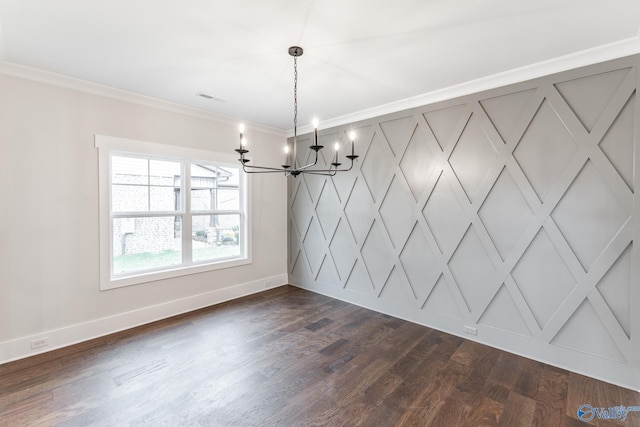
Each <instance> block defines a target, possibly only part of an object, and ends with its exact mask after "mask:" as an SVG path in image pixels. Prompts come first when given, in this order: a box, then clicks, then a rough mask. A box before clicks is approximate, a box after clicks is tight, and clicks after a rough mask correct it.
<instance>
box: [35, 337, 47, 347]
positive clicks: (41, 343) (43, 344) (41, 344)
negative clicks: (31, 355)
mask: <svg viewBox="0 0 640 427" xmlns="http://www.w3.org/2000/svg"><path fill="white" fill-rule="evenodd" d="M48 345H49V337H44V338H39V339H37V340H33V341H31V350H35V349H36V348H42V347H46V346H48Z"/></svg>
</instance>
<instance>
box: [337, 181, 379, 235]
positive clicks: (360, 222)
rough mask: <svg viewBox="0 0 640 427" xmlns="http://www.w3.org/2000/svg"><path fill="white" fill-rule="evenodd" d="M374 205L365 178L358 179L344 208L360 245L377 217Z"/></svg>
mask: <svg viewBox="0 0 640 427" xmlns="http://www.w3.org/2000/svg"><path fill="white" fill-rule="evenodd" d="M373 207H374V203H373V199H372V198H371V195H370V194H369V190H367V185H366V184H365V183H364V180H363V179H358V180H357V181H356V183H355V185H354V186H353V190H352V191H351V195H350V196H349V200H348V201H347V205H346V206H345V208H344V214H345V216H346V217H347V221H348V223H349V227H351V231H352V233H353V237H354V239H355V242H356V243H357V244H358V245H361V244H362V242H364V239H365V238H366V237H367V234H368V233H369V229H370V228H371V223H372V222H373V219H374V218H375V213H374V212H373Z"/></svg>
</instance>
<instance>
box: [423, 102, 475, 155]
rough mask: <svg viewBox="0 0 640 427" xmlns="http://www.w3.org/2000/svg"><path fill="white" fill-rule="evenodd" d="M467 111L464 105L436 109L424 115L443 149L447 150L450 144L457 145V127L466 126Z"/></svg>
mask: <svg viewBox="0 0 640 427" xmlns="http://www.w3.org/2000/svg"><path fill="white" fill-rule="evenodd" d="M465 109H466V106H465V105H464V104H462V105H455V106H453V107H446V108H441V109H434V110H431V111H427V112H425V113H424V118H425V119H426V120H427V122H428V123H429V127H430V128H431V131H432V132H433V134H434V135H435V137H436V140H437V141H438V144H439V145H440V147H441V148H442V149H445V148H446V147H447V146H448V145H449V144H450V143H455V140H457V138H456V136H457V134H458V132H456V127H459V126H461V125H463V126H464V124H465V123H466V121H467V119H468V117H467V116H466V115H465ZM454 139H455V140H454Z"/></svg>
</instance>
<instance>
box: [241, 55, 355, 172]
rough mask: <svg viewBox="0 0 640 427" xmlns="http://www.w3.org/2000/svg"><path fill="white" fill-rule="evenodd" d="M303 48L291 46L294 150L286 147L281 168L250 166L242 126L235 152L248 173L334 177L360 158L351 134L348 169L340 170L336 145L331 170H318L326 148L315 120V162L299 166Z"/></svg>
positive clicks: (353, 134)
mask: <svg viewBox="0 0 640 427" xmlns="http://www.w3.org/2000/svg"><path fill="white" fill-rule="evenodd" d="M302 52H303V50H302V48H301V47H298V46H291V47H290V48H289V55H291V56H293V150H290V148H289V145H288V144H287V145H285V147H284V164H283V165H281V166H280V167H268V166H255V165H249V164H248V163H249V162H250V160H249V159H248V158H247V154H248V153H249V150H247V141H246V139H245V138H244V125H240V146H239V147H238V148H237V149H236V150H235V151H236V153H238V154H239V155H240V158H239V159H238V161H239V162H240V164H242V169H243V170H244V171H245V172H246V173H278V172H279V173H284V175H285V176H293V177H296V176H298V175H300V174H302V173H307V174H313V175H325V176H334V175H335V174H336V173H338V172H346V171H350V170H351V169H352V168H353V161H354V160H355V159H357V158H358V157H359V156H358V155H356V154H355V132H353V131H351V132H349V140H350V142H351V154H348V155H347V156H345V157H346V158H347V159H349V160H350V161H351V164H350V165H349V168H348V169H340V166H342V163H340V162H339V157H338V150H339V149H340V144H339V143H338V142H336V143H335V150H336V153H335V157H334V158H333V162H331V164H330V166H329V169H316V168H314V166H315V165H316V164H317V163H318V151H320V150H322V149H323V148H324V146H322V145H318V120H317V119H313V145H310V146H309V149H310V150H312V151H313V152H314V153H313V161H312V162H311V163H309V164H307V165H304V166H300V165H299V164H298V157H297V156H296V149H297V145H298V144H297V137H298V57H299V56H302ZM291 151H293V152H291Z"/></svg>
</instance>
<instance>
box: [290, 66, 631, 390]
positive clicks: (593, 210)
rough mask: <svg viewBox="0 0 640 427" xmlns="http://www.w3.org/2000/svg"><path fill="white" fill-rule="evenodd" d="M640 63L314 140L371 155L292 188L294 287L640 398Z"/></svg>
mask: <svg viewBox="0 0 640 427" xmlns="http://www.w3.org/2000/svg"><path fill="white" fill-rule="evenodd" d="M639 65H640V55H637V56H632V57H629V58H622V59H618V60H615V61H610V62H606V63H602V64H595V65H591V66H588V67H584V68H580V69H576V70H571V71H567V72H564V73H560V74H556V75H551V76H546V77H543V78H539V79H536V80H532V81H528V82H522V83H519V84H515V85H511V86H508V87H502V88H496V89H492V90H489V91H486V92H483V93H478V94H472V95H467V96H464V97H462V98H458V99H452V100H448V101H443V102H440V103H437V104H433V105H426V106H423V107H419V108H414V109H412V110H408V111H402V112H397V113H393V114H389V115H387V116H383V117H377V118H373V119H368V120H364V121H362V122H358V123H352V124H349V125H345V126H341V127H337V128H334V129H327V130H324V131H321V132H320V134H321V140H322V141H325V140H328V139H337V140H339V141H340V142H341V144H343V145H344V143H345V142H346V141H347V136H346V135H347V134H348V132H349V131H351V130H356V133H357V136H356V144H355V146H356V151H357V154H359V155H360V158H359V159H358V160H357V161H356V162H355V165H354V168H353V170H351V171H349V172H347V173H343V174H342V173H339V174H338V175H336V176H334V177H322V176H314V177H304V176H303V177H298V178H290V181H289V225H290V227H289V229H290V231H289V232H290V235H289V250H290V254H289V272H290V282H291V283H294V284H296V285H299V286H303V287H308V288H310V289H312V290H314V291H319V292H322V293H326V294H328V295H331V296H334V297H336V298H339V299H343V300H347V301H351V302H353V303H355V304H358V305H362V306H366V307H370V308H372V309H374V310H379V311H382V312H385V313H389V314H393V315H396V316H398V317H401V318H404V319H409V320H412V321H415V322H418V323H421V324H424V325H427V326H432V327H435V328H437V329H440V330H444V331H448V332H451V333H453V334H456V335H461V336H465V337H467V338H469V339H474V340H478V341H481V342H483V343H486V344H488V345H493V346H496V347H499V348H502V349H506V350H508V351H512V352H514V353H517V354H521V355H525V356H529V357H531V358H533V359H536V360H541V361H545V362H548V363H550V364H553V365H556V366H560V367H563V368H566V369H569V370H574V371H576V372H579V373H583V374H587V375H591V376H594V377H597V378H600V379H605V380H608V381H611V382H614V383H617V384H621V385H624V386H627V387H631V388H634V389H636V390H637V389H640V338H639V337H638V330H639V328H640V314H638V313H636V311H637V310H634V309H633V308H634V307H635V306H637V305H638V301H637V300H638V296H639V295H640V254H639V253H638V249H637V248H638V245H636V244H634V243H635V242H634V240H635V239H636V238H638V236H639V233H640V231H639V230H640V200H638V199H637V196H636V194H635V193H634V189H636V188H638V182H639V180H640V177H639V175H638V174H637V172H636V170H637V164H639V163H638V162H640V154H639V153H638V149H637V148H638V146H639V144H640V141H639V138H638V129H640V117H639V111H640V109H639V108H638V102H639V101H638V99H639V98H638V96H636V91H637V88H638V66H639ZM309 140H310V138H309V136H307V135H303V136H301V137H299V141H300V142H299V144H300V146H301V148H300V149H303V148H304V147H303V145H302V141H306V142H305V144H307V143H308V141H309ZM307 145H308V144H307ZM325 145H327V144H325ZM344 154H346V153H344V152H341V155H344ZM307 155H308V154H307ZM324 156H326V154H323V157H322V161H323V162H324V161H326V158H325V157H324ZM464 326H473V327H476V328H477V332H478V334H477V336H467V335H464Z"/></svg>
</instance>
